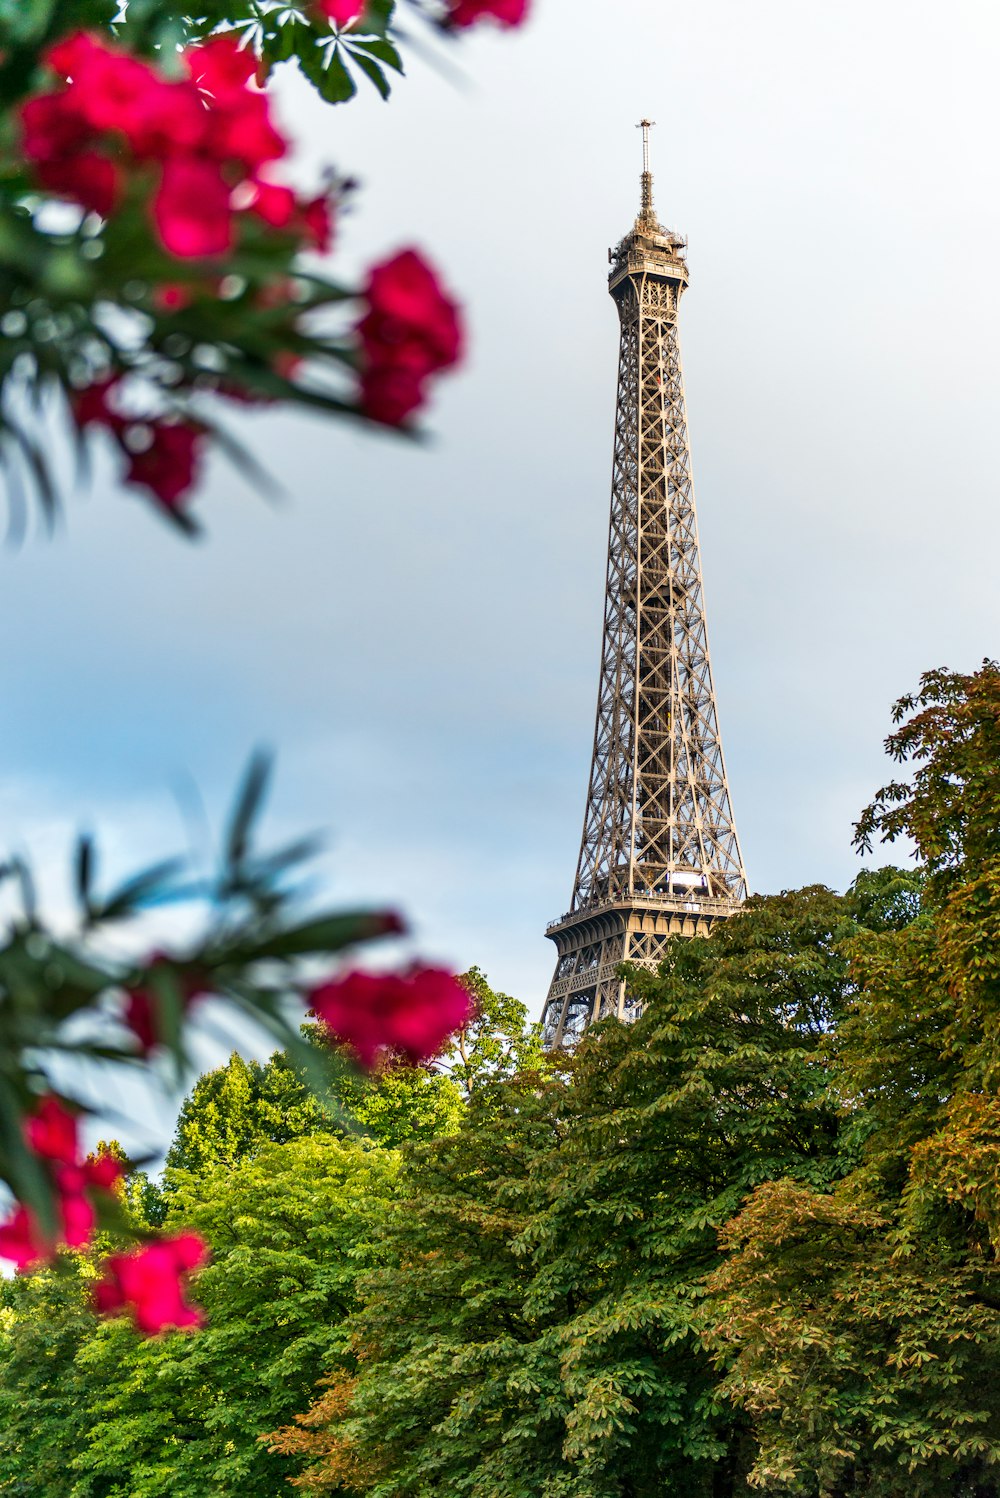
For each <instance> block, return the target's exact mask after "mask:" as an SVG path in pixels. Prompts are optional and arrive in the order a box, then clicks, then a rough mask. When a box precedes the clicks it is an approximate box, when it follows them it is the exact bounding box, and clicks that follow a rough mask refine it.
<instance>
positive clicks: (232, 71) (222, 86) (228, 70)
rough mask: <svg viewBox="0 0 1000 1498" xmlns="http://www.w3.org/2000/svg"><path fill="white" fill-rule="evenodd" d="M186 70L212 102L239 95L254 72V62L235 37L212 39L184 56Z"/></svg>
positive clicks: (250, 52)
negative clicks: (210, 97)
mask: <svg viewBox="0 0 1000 1498" xmlns="http://www.w3.org/2000/svg"><path fill="white" fill-rule="evenodd" d="M184 60H185V62H186V63H187V69H188V72H189V73H190V75H191V77H192V78H193V79H194V81H195V83H197V85H198V87H199V88H200V89H202V90H203V92H204V93H206V94H210V95H211V96H212V98H213V99H226V98H232V96H233V95H234V94H236V95H239V94H242V93H243V91H244V89H245V88H246V85H247V84H248V83H249V82H250V80H251V79H252V78H253V76H254V74H255V73H256V71H257V59H256V57H255V56H254V54H253V52H252V50H251V49H250V48H249V47H243V48H241V47H240V45H239V43H238V41H237V40H236V38H235V37H232V36H225V35H222V36H213V37H210V38H209V39H208V41H206V42H202V43H201V45H200V46H198V47H191V48H189V50H188V51H187V52H186V53H185V54H184Z"/></svg>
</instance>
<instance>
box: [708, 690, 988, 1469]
mask: <svg viewBox="0 0 1000 1498" xmlns="http://www.w3.org/2000/svg"><path fill="white" fill-rule="evenodd" d="M895 720H896V722H897V724H899V725H900V726H899V727H898V728H897V731H896V732H895V733H894V734H892V735H891V736H890V738H889V739H888V741H887V748H888V750H889V752H890V754H891V755H892V756H893V757H894V758H896V759H897V760H899V761H900V762H904V763H905V762H907V761H910V762H913V763H914V766H915V768H914V773H913V777H912V780H911V781H909V782H906V781H894V782H893V783H891V784H890V785H888V786H887V787H885V788H884V789H883V790H882V791H881V792H880V793H879V795H878V797H877V798H876V800H875V801H874V802H873V804H872V806H871V807H869V808H868V810H867V811H866V812H865V813H864V815H863V816H862V818H861V820H860V822H859V824H858V839H859V842H860V843H861V844H862V845H863V846H870V845H871V843H872V842H873V840H874V838H875V837H876V836H881V837H884V838H886V839H888V840H890V841H892V840H895V839H897V838H901V837H903V838H907V839H909V840H911V841H912V843H913V844H914V845H915V847H916V850H917V853H918V856H919V857H920V858H921V860H922V862H923V865H924V867H925V869H926V871H927V872H926V881H925V884H924V890H923V897H922V905H921V910H920V913H919V915H918V916H917V918H916V919H914V920H913V921H912V922H911V923H910V924H909V925H906V926H903V927H902V928H900V929H895V930H893V929H885V930H880V929H878V927H876V929H875V930H874V931H870V932H867V933H861V934H859V935H858V937H857V938H856V939H855V940H854V941H853V942H851V943H849V944H848V946H847V948H846V949H845V950H846V951H847V953H848V954H849V956H850V958H851V977H852V982H853V988H854V991H853V994H852V996H851V998H850V1002H849V1005H848V1008H847V1012H846V1014H845V1016H844V1018H843V1021H842V1023H841V1024H840V1025H839V1027H838V1028H837V1030H836V1032H835V1033H833V1034H831V1036H830V1038H829V1041H828V1044H827V1047H826V1056H827V1059H828V1064H829V1065H830V1066H831V1070H832V1081H833V1084H834V1086H835V1087H836V1089H837V1091H838V1093H839V1095H840V1096H841V1098H842V1100H843V1105H844V1110H845V1133H846V1134H847V1135H848V1136H850V1137H851V1138H852V1140H853V1144H854V1147H855V1150H856V1152H857V1158H856V1159H855V1161H854V1164H853V1168H852V1170H851V1171H850V1172H849V1174H848V1175H847V1176H846V1178H845V1179H844V1180H843V1181H842V1182H840V1183H839V1184H838V1185H837V1186H836V1187H835V1189H834V1191H833V1192H832V1193H830V1194H824V1193H821V1192H817V1191H815V1190H813V1191H810V1190H807V1189H805V1188H803V1187H801V1186H800V1187H796V1188H795V1189H792V1188H791V1187H790V1186H789V1185H788V1183H786V1182H778V1183H775V1184H772V1185H768V1186H766V1187H761V1188H760V1190H759V1191H758V1192H757V1193H755V1194H754V1195H753V1196H752V1197H751V1198H750V1200H749V1202H748V1203H747V1205H746V1206H745V1207H744V1209H743V1211H742V1212H741V1214H740V1215H739V1216H738V1217H737V1218H736V1219H735V1221H733V1222H732V1223H731V1224H729V1226H728V1227H727V1229H726V1243H727V1244H728V1246H729V1247H730V1248H731V1249H732V1250H733V1253H732V1257H731V1258H730V1259H729V1261H728V1263H727V1264H726V1266H725V1268H723V1269H721V1270H720V1271H719V1272H718V1273H717V1274H716V1276H715V1278H714V1280H713V1281H712V1283H711V1286H710V1289H711V1295H712V1302H713V1303H712V1315H713V1317H714V1327H713V1332H712V1341H713V1345H714V1349H715V1355H716V1358H717V1360H718V1363H719V1365H720V1367H722V1368H724V1369H725V1370H726V1374H725V1378H724V1381H723V1385H722V1390H723V1392H724V1393H725V1394H727V1395H728V1396H729V1397H730V1398H733V1399H735V1400H737V1401H738V1402H739V1403H741V1404H742V1405H743V1406H744V1407H745V1408H746V1410H747V1411H748V1412H749V1413H750V1414H751V1415H752V1416H753V1418H754V1424H755V1429H756V1431H757V1436H758V1440H759V1441H760V1454H759V1458H758V1461H757V1465H756V1468H755V1473H754V1476H755V1480H756V1481H758V1482H759V1483H761V1484H763V1485H765V1486H768V1487H771V1486H776V1487H778V1488H780V1489H781V1490H788V1491H791V1492H795V1493H802V1494H808V1495H810V1498H811V1495H813V1494H825V1493H836V1494H838V1495H852V1498H853V1495H855V1494H857V1495H861V1494H864V1495H873V1498H897V1495H902V1494H904V1493H905V1494H906V1495H908V1498H909V1495H911V1494H917V1495H927V1498H930V1495H937V1494H939V1493H941V1492H948V1493H953V1494H958V1495H963V1498H964V1495H970V1498H987V1495H990V1498H992V1495H995V1494H996V1493H997V1492H998V1491H1000V1477H998V1475H997V1473H998V1470H1000V1396H998V1394H997V1389H998V1387H1000V1386H998V1380H997V1353H998V1337H1000V1297H998V1285H997V1267H996V1254H997V1247H998V1243H1000V1240H998V1219H997V1208H996V1203H997V1185H996V1183H997V1166H998V1162H1000V1153H998V1149H997V1109H996V1098H995V1092H996V1082H997V1076H998V1070H997V1065H998V1050H997V1042H998V1003H997V996H998V992H1000V990H998V987H997V981H996V962H997V956H996V953H997V945H996V934H997V929H998V924H997V923H998V920H1000V899H998V893H1000V841H998V837H997V827H998V826H1000V772H998V764H1000V756H998V753H997V750H998V746H1000V672H998V670H997V667H996V666H995V665H994V664H993V663H991V662H985V663H984V665H983V667H982V668H981V670H979V671H978V672H975V673H973V674H969V675H963V674H960V673H951V672H945V671H934V672H930V673H928V674H927V675H926V676H924V678H923V679H922V682H921V686H920V690H919V691H918V692H917V693H915V694H913V695H911V696H908V697H905V698H902V699H901V700H900V702H898V703H897V704H896V708H895Z"/></svg>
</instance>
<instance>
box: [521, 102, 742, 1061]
mask: <svg viewBox="0 0 1000 1498" xmlns="http://www.w3.org/2000/svg"><path fill="white" fill-rule="evenodd" d="M649 125H650V121H648V120H644V121H643V122H642V131H643V174H642V207H641V210H640V213H639V216H638V218H637V219H636V221H635V224H634V226H633V228H632V230H631V231H630V233H628V234H626V236H625V238H624V239H623V240H622V241H621V243H620V244H619V245H618V246H617V248H615V249H614V250H612V251H611V252H610V261H611V274H610V277H609V286H610V291H611V295H612V296H613V297H614V300H615V303H616V305H617V308H618V315H619V318H620V320H621V345H620V353H619V361H618V402H617V411H616V416H615V447H614V467H613V475H612V485H611V531H610V540H609V543H608V572H607V591H606V596H605V608H604V648H603V653H602V659H601V680H600V689H599V693H598V699H597V726H596V729H595V732H594V756H593V764H592V766H591V771H590V787H589V792H588V796H587V810H586V814H585V817H584V824H583V840H582V842H581V845H580V859H579V863H578V864H577V870H576V882H575V884H574V888H573V903H572V906H571V909H570V910H569V912H568V914H566V915H564V916H562V917H561V918H560V919H559V920H557V921H553V922H552V923H551V924H550V925H549V927H548V930H547V932H546V935H548V936H549V937H551V939H552V940H553V941H554V942H555V944H556V946H557V948H558V952H559V957H558V961H557V963H556V971H555V977H554V978H553V980H552V985H551V987H550V989H549V994H548V999H547V1001H546V1006H545V1013H544V1028H545V1034H546V1040H547V1043H548V1044H549V1045H550V1046H559V1045H562V1044H566V1043H567V1042H571V1041H572V1040H573V1039H574V1038H575V1037H576V1036H578V1035H579V1034H580V1033H581V1032H582V1030H583V1029H584V1028H585V1027H586V1025H587V1024H589V1023H590V1022H591V1021H592V1020H595V1019H598V1018H603V1017H605V1016H606V1015H612V1014H613V1015H618V1016H619V1017H620V1018H622V1019H630V1018H634V1017H635V1014H636V1005H635V1002H634V1000H633V999H632V998H631V996H630V995H629V993H628V991H627V988H626V985H625V983H624V982H623V981H622V980H621V978H620V977H619V976H618V972H617V969H618V967H619V965H620V964H621V963H622V962H634V963H639V964H641V965H642V966H644V967H651V968H655V967H656V965H657V963H658V962H659V961H660V960H661V958H662V957H663V954H664V947H665V944H666V943H667V942H668V941H669V940H670V939H671V938H672V937H674V936H677V935H682V936H694V935H703V934H707V932H708V931H709V930H710V929H711V927H712V925H713V923H714V922H715V921H717V920H719V919H722V918H724V917H726V916H729V915H732V914H733V912H734V910H736V909H737V908H738V906H739V904H740V902H741V901H742V900H743V899H744V898H745V896H746V882H745V876H744V870H743V860H742V857H741V855H740V848H739V842H738V840H737V837H736V828H735V825H734V823H733V814H732V809H731V806H730V799H729V787H728V784H727V781H726V771H725V765H724V763H723V758H722V742H721V739H720V737H719V723H718V715H717V712H716V705H715V692H714V690H713V687H712V669H711V664H710V661H709V654H708V637H707V632H706V628H705V604H704V590H703V585H702V577H701V561H700V556H699V549H698V528H697V521H696V516H695V506H694V493H693V490H692V484H691V459H690V454H689V451H688V436H687V419H686V416H685V410H684V381H683V375H682V371H681V355H680V344H679V341H678V336H677V309H678V304H679V302H680V298H681V293H682V292H683V291H684V288H685V287H686V286H687V283H688V271H687V264H686V261H685V256H684V252H685V248H686V246H685V241H684V240H682V239H680V238H678V237H677V235H675V234H672V233H671V232H670V231H669V230H668V229H664V228H663V226H662V225H661V224H660V223H659V222H658V221H657V219H656V215H655V213H654V211H653V182H652V176H651V175H650V171H649Z"/></svg>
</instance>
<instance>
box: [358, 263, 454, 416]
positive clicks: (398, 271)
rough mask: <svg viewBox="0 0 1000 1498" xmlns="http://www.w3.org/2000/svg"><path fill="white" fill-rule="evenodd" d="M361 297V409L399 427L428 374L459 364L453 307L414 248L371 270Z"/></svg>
mask: <svg viewBox="0 0 1000 1498" xmlns="http://www.w3.org/2000/svg"><path fill="white" fill-rule="evenodd" d="M365 298H366V301H367V304H368V306H367V311H366V312H365V315H364V317H363V318H362V319H361V322H360V323H359V324H358V329H357V331H358V334H359V337H360V339H361V349H362V368H361V408H362V410H363V411H364V412H365V415H367V416H370V417H371V418H372V419H373V420H374V421H381V422H384V423H385V424H386V425H387V426H399V425H400V423H401V422H403V421H405V420H406V418H407V417H408V416H409V415H410V414H411V412H413V411H415V410H416V409H417V407H418V406H419V405H421V403H422V402H423V400H424V394H425V392H424V382H425V381H426V380H427V378H428V376H429V375H432V374H435V373H437V372H438V371H440V370H443V369H448V368H450V367H451V366H452V365H454V364H457V363H458V360H459V358H460V357H461V352H462V327H461V323H460V321H459V313H458V308H457V306H456V305H455V303H454V302H453V301H452V300H451V299H450V298H449V297H448V296H447V295H446V294H445V292H444V290H443V289H442V286H441V283H440V281H439V280H438V278H437V276H436V275H435V274H434V271H433V270H432V269H431V267H430V266H429V265H428V264H427V262H426V260H424V258H423V256H422V255H421V254H420V253H419V251H417V250H402V251H400V253H399V254H398V255H394V256H393V257H392V259H391V260H385V261H383V262H382V263H381V264H380V265H376V266H374V267H373V269H372V271H371V272H370V275H369V280H368V286H367V288H366V290H365Z"/></svg>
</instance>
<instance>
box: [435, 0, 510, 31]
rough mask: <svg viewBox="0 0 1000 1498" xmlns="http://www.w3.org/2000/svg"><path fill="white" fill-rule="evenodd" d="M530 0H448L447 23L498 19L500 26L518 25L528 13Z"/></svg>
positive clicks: (469, 22) (466, 23)
mask: <svg viewBox="0 0 1000 1498" xmlns="http://www.w3.org/2000/svg"><path fill="white" fill-rule="evenodd" d="M529 4H530V0H449V13H448V20H447V24H448V25H449V26H463V27H464V26H474V25H475V24H476V22H477V21H484V20H487V19H489V20H493V21H499V22H500V25H501V26H520V24H521V22H522V21H523V20H524V19H525V17H526V16H527V14H528V6H529Z"/></svg>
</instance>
